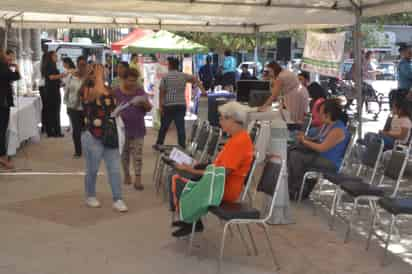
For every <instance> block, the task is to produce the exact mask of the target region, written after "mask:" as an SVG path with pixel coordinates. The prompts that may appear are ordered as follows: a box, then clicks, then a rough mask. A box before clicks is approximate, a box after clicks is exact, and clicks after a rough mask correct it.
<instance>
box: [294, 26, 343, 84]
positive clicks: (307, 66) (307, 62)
mask: <svg viewBox="0 0 412 274" xmlns="http://www.w3.org/2000/svg"><path fill="white" fill-rule="evenodd" d="M344 48H345V33H344V32H340V33H316V32H307V34H306V43H305V50H304V52H303V60H302V70H306V71H311V72H317V73H319V74H321V75H326V76H331V77H339V75H340V66H341V63H342V58H343V51H344Z"/></svg>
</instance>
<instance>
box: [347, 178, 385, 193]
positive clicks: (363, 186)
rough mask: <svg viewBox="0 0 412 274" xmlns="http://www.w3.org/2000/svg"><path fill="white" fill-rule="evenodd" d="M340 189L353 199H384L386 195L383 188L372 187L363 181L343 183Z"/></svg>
mask: <svg viewBox="0 0 412 274" xmlns="http://www.w3.org/2000/svg"><path fill="white" fill-rule="evenodd" d="M340 187H341V188H342V189H343V190H344V191H345V192H346V193H348V194H349V195H351V196H352V197H359V196H377V197H383V196H384V194H385V193H384V191H383V189H382V188H379V187H377V186H373V185H370V184H368V183H365V182H363V181H344V182H341V184H340Z"/></svg>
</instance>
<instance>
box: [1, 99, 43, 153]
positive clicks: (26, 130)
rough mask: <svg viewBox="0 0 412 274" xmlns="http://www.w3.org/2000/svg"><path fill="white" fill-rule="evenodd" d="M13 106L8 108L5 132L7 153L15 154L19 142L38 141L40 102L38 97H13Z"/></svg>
mask: <svg viewBox="0 0 412 274" xmlns="http://www.w3.org/2000/svg"><path fill="white" fill-rule="evenodd" d="M14 103H15V107H13V108H11V109H10V120H9V128H8V132H7V134H8V135H7V136H8V144H7V154H8V155H15V154H16V152H17V149H18V148H19V147H20V144H21V143H22V142H23V141H26V140H33V141H39V140H40V128H39V123H41V110H42V103H41V100H40V97H19V98H15V99H14Z"/></svg>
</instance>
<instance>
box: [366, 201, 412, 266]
mask: <svg viewBox="0 0 412 274" xmlns="http://www.w3.org/2000/svg"><path fill="white" fill-rule="evenodd" d="M407 215H411V214H396V215H395V214H391V222H390V225H389V226H388V231H387V236H386V239H384V238H383V237H381V236H380V235H378V234H377V233H376V231H375V229H374V227H375V223H376V219H377V217H378V209H377V207H376V208H375V209H374V211H373V215H372V218H371V222H370V225H369V233H368V240H367V242H366V248H365V249H366V250H369V248H370V242H371V240H372V236H375V237H376V238H378V239H379V240H382V241H383V242H384V243H385V248H384V252H383V258H382V266H384V265H385V263H386V257H387V255H388V247H389V243H390V241H391V238H392V235H393V231H394V230H395V231H396V230H397V229H396V221H397V218H398V217H401V216H407ZM398 234H399V232H398Z"/></svg>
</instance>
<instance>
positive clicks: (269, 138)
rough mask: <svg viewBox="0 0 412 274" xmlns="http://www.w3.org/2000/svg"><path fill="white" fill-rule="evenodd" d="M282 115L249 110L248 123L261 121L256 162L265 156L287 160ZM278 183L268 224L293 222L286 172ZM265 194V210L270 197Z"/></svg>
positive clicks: (256, 148)
mask: <svg viewBox="0 0 412 274" xmlns="http://www.w3.org/2000/svg"><path fill="white" fill-rule="evenodd" d="M284 116H285V113H283V115H281V113H280V112H279V111H269V112H251V113H249V114H248V123H252V122H253V121H256V120H258V121H261V127H260V131H259V135H258V136H257V141H256V147H255V150H256V151H257V152H258V153H259V157H258V159H257V161H258V163H262V162H263V161H264V160H265V158H269V160H270V161H274V162H278V161H279V160H283V161H287V141H288V138H289V132H288V129H287V125H286V122H285V120H284ZM286 116H287V114H286ZM273 183H276V182H273ZM280 183H281V185H280V186H279V190H278V193H277V196H276V201H275V204H274V209H273V213H272V216H271V217H270V219H269V221H268V223H270V224H290V223H293V222H294V221H293V220H292V215H291V212H290V202H289V190H288V178H287V174H285V175H284V177H283V178H282V180H280ZM265 196H266V197H265V205H266V206H265V210H266V211H269V210H270V205H271V202H272V197H271V196H269V195H265Z"/></svg>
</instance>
